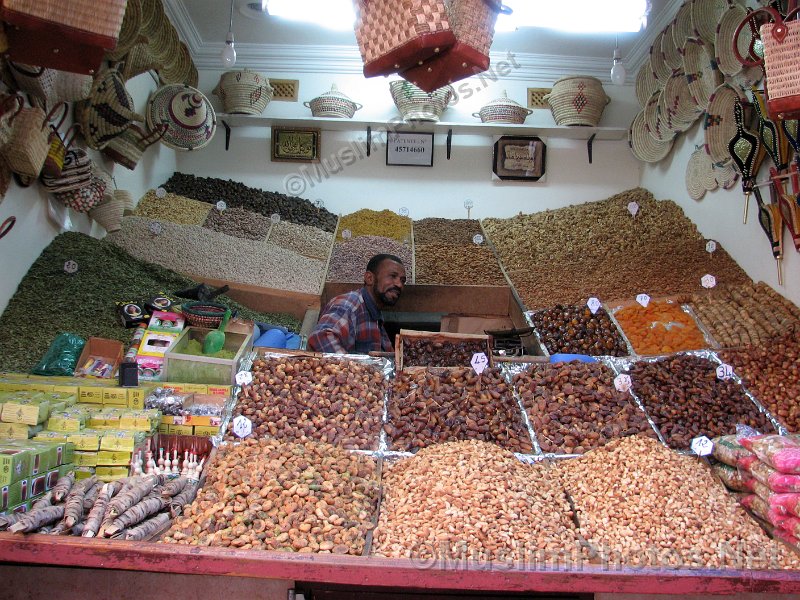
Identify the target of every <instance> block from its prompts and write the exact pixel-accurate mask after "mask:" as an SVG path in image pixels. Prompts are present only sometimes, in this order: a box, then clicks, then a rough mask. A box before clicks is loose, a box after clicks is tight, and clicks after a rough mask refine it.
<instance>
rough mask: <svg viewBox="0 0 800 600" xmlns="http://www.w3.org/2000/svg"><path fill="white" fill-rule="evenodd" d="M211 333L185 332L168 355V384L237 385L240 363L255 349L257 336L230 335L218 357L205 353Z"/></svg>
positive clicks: (190, 329)
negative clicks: (248, 352) (254, 340)
mask: <svg viewBox="0 0 800 600" xmlns="http://www.w3.org/2000/svg"><path fill="white" fill-rule="evenodd" d="M210 331H212V330H211V329H206V328H204V327H187V328H186V329H184V330H183V332H182V333H181V335H180V337H179V338H178V340H177V341H176V342H175V344H174V345H173V346H172V347H171V348H170V349H169V350H168V351H167V353H166V354H165V355H164V363H165V370H166V373H167V377H166V378H167V380H169V381H181V382H185V383H205V384H220V385H232V384H233V383H234V380H235V377H236V373H237V371H238V369H239V361H240V360H241V359H242V357H243V356H244V354H245V352H247V351H248V350H249V349H250V348H251V347H252V343H253V336H252V335H251V334H241V333H226V334H225V344H224V346H223V349H222V350H221V351H220V352H218V353H217V354H216V355H215V356H208V355H204V354H203V353H202V346H203V340H204V339H205V337H206V335H207V334H208V333H209V332H210ZM220 355H221V356H220ZM223 356H224V357H223Z"/></svg>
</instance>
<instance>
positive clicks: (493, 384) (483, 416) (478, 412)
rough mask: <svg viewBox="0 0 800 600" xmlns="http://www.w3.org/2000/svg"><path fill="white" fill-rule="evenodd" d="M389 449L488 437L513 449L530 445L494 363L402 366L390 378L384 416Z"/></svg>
mask: <svg viewBox="0 0 800 600" xmlns="http://www.w3.org/2000/svg"><path fill="white" fill-rule="evenodd" d="M384 430H385V431H386V434H387V435H388V437H389V448H390V449H392V450H407V451H412V450H416V449H418V448H424V447H425V446H430V445H431V444H438V443H442V442H452V441H458V440H467V439H470V440H482V441H486V442H494V443H495V444H498V445H500V446H502V447H504V448H507V449H508V450H511V451H513V452H522V453H529V452H531V451H532V449H533V443H532V441H531V437H530V434H529V432H528V430H527V427H526V426H525V422H524V420H523V418H522V414H521V412H520V409H519V404H518V403H517V401H516V399H515V398H514V396H513V393H512V390H511V387H510V386H509V385H508V384H507V383H506V381H505V379H504V378H503V375H502V373H501V372H500V369H498V368H496V367H491V368H490V367H487V368H486V369H485V370H484V371H483V373H482V374H481V375H478V374H476V373H475V371H474V370H472V369H471V368H450V369H423V368H416V369H411V370H409V369H404V370H403V371H401V372H400V373H398V374H397V376H396V377H395V379H394V383H393V385H392V395H391V398H390V400H389V422H388V423H387V424H386V425H385V426H384Z"/></svg>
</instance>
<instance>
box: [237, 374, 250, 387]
mask: <svg viewBox="0 0 800 600" xmlns="http://www.w3.org/2000/svg"><path fill="white" fill-rule="evenodd" d="M251 383H253V374H252V373H251V372H250V371H239V372H238V373H237V374H236V384H237V385H250V384H251Z"/></svg>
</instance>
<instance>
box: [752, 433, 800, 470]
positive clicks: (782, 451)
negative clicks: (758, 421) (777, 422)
mask: <svg viewBox="0 0 800 600" xmlns="http://www.w3.org/2000/svg"><path fill="white" fill-rule="evenodd" d="M740 443H741V444H742V446H744V447H745V448H747V449H748V450H751V451H752V452H753V453H754V454H755V455H756V456H758V458H760V459H761V460H762V461H764V462H765V463H767V464H768V465H769V466H770V467H772V468H773V469H775V470H776V471H780V472H781V473H789V474H794V475H798V474H800V438H798V436H796V435H777V434H769V435H757V436H755V437H749V438H742V439H741V440H740Z"/></svg>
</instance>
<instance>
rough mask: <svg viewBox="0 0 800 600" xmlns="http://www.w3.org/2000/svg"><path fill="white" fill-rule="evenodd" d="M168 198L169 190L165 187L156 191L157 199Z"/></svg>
mask: <svg viewBox="0 0 800 600" xmlns="http://www.w3.org/2000/svg"><path fill="white" fill-rule="evenodd" d="M166 196H167V190H165V189H164V188H163V187H160V188H157V189H156V198H166Z"/></svg>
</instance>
